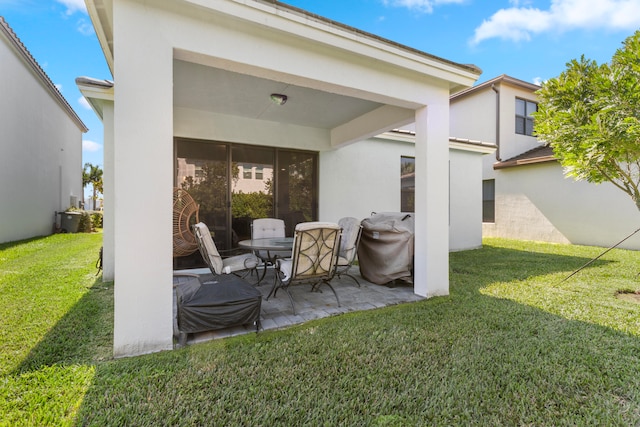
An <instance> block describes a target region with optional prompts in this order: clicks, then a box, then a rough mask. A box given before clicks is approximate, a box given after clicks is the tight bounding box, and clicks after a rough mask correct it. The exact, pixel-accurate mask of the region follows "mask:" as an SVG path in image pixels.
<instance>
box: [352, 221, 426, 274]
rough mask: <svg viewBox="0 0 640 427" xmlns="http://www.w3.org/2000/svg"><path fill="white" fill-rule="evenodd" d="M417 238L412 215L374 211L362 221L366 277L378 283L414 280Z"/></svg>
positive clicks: (362, 259) (362, 260)
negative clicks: (414, 252)
mask: <svg viewBox="0 0 640 427" xmlns="http://www.w3.org/2000/svg"><path fill="white" fill-rule="evenodd" d="M413 240H414V218H413V215H412V214H405V213H379V214H375V213H374V214H373V215H372V216H371V217H370V218H365V219H364V220H362V237H361V238H360V245H359V246H358V261H359V264H360V274H361V275H362V277H364V278H365V279H366V280H368V281H369V282H371V283H375V284H377V285H384V284H386V283H389V282H392V281H394V280H396V279H404V280H411V278H412V272H413V248H414V246H413Z"/></svg>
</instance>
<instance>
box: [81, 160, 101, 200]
mask: <svg viewBox="0 0 640 427" xmlns="http://www.w3.org/2000/svg"><path fill="white" fill-rule="evenodd" d="M89 184H91V187H92V189H93V195H92V196H91V200H93V208H94V209H95V207H96V200H97V198H98V193H102V192H103V188H102V169H100V166H98V165H92V164H91V163H85V164H84V169H83V170H82V188H84V187H86V186H87V185H89Z"/></svg>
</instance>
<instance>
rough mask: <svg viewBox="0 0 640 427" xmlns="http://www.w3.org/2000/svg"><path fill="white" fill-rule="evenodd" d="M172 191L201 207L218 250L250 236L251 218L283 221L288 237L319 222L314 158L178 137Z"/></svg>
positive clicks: (306, 154) (310, 154) (305, 153)
mask: <svg viewBox="0 0 640 427" xmlns="http://www.w3.org/2000/svg"><path fill="white" fill-rule="evenodd" d="M175 153H176V155H175V157H176V175H175V176H176V186H178V187H182V188H184V189H185V190H187V191H188V192H189V193H190V194H191V195H192V196H193V198H194V199H195V201H196V202H197V203H198V204H200V213H199V216H200V220H201V221H203V222H204V223H205V224H207V226H209V229H210V230H211V231H212V232H213V233H214V240H215V242H216V245H217V246H218V248H219V249H229V248H234V247H236V246H237V242H238V241H239V240H243V239H248V238H250V237H251V221H252V220H253V219H255V218H267V217H272V218H282V219H283V220H284V221H285V224H286V227H287V234H288V235H290V236H292V235H293V229H294V227H295V225H296V224H297V223H299V222H303V221H314V220H317V217H318V154H317V153H315V152H308V151H296V150H287V149H280V148H272V147H258V146H251V145H244V144H230V143H221V142H215V141H201V140H192V139H184V138H177V139H176V141H175Z"/></svg>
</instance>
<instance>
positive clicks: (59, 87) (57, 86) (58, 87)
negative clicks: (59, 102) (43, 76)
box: [54, 83, 62, 93]
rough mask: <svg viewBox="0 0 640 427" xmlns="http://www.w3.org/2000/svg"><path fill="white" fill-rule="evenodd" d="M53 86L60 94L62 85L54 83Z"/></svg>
mask: <svg viewBox="0 0 640 427" xmlns="http://www.w3.org/2000/svg"><path fill="white" fill-rule="evenodd" d="M54 86H55V87H56V89H58V91H59V92H60V93H62V85H61V84H60V83H55V84H54Z"/></svg>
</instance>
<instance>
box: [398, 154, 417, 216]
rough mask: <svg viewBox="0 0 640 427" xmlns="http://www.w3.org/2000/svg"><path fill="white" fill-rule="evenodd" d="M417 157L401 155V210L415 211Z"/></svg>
mask: <svg viewBox="0 0 640 427" xmlns="http://www.w3.org/2000/svg"><path fill="white" fill-rule="evenodd" d="M415 182H416V159H415V158H413V157H404V156H403V157H400V211H401V212H415V209H416V204H415V201H416V199H415V188H416V187H415V185H416V184H415Z"/></svg>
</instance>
